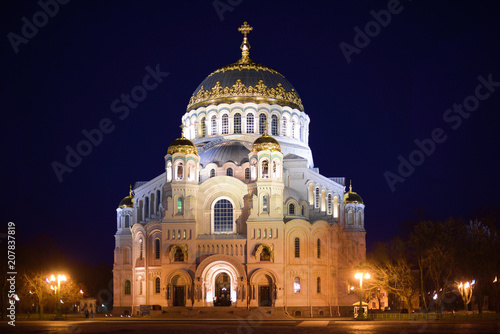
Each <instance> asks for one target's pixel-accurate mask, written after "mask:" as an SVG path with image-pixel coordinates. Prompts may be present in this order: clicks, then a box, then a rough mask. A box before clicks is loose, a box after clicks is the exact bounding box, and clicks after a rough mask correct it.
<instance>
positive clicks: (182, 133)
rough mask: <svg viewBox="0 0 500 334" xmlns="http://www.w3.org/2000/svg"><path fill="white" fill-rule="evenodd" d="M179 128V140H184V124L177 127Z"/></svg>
mask: <svg viewBox="0 0 500 334" xmlns="http://www.w3.org/2000/svg"><path fill="white" fill-rule="evenodd" d="M179 127H180V128H181V138H184V124H181V125H179Z"/></svg>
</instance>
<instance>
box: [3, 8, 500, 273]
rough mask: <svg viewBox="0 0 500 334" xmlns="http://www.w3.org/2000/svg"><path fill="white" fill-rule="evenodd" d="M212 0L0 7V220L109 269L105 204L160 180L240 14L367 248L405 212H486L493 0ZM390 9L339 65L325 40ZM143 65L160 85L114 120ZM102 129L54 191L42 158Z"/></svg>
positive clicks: (230, 54)
mask: <svg viewBox="0 0 500 334" xmlns="http://www.w3.org/2000/svg"><path fill="white" fill-rule="evenodd" d="M43 1H46V0H42V2H43ZM49 2H50V1H49ZM213 3H214V2H213V1H175V2H167V1H140V2H139V1H135V2H131V1H129V2H125V1H99V2H98V1H76V0H74V1H70V2H69V3H67V4H64V5H59V10H58V13H56V14H55V15H53V17H48V19H47V22H43V20H44V16H43V14H37V13H38V12H39V11H41V7H40V5H39V4H37V2H35V1H31V2H28V1H26V2H19V1H12V0H11V1H4V2H2V4H1V5H0V6H1V7H2V8H1V10H0V13H1V14H0V15H1V21H0V25H1V32H2V34H3V36H4V37H3V42H2V53H1V56H2V62H1V64H2V67H3V72H2V76H1V77H0V80H1V87H2V89H1V100H2V115H3V121H2V125H1V127H2V137H3V139H2V143H3V144H2V157H3V159H2V175H3V190H2V213H1V216H2V224H5V225H6V224H7V222H8V221H14V222H15V223H16V224H17V226H18V231H17V232H18V237H19V238H26V239H27V238H30V237H32V236H34V235H37V234H41V233H48V234H51V235H53V237H54V238H55V239H56V240H58V241H60V245H61V246H62V247H63V248H64V249H67V253H68V255H69V256H70V257H73V258H75V259H79V260H80V259H83V260H85V261H87V262H89V263H97V262H101V261H103V262H106V263H109V264H111V263H112V261H113V247H114V237H113V234H114V232H115V229H116V212H115V209H116V206H117V205H118V203H119V202H120V200H121V199H122V198H123V197H124V196H126V195H127V192H128V186H129V184H131V183H134V182H135V181H141V180H144V181H145V180H149V179H152V178H154V177H155V176H157V175H159V174H160V173H162V172H163V170H164V165H163V157H164V155H165V153H166V150H167V148H168V145H169V144H170V142H171V141H173V140H174V139H175V138H177V137H178V136H179V125H180V120H181V117H182V115H183V114H184V112H185V110H186V106H187V104H188V101H189V98H190V96H191V94H192V92H193V91H194V89H195V88H196V87H197V86H198V84H199V83H200V82H201V81H202V80H203V79H204V78H205V77H206V76H207V75H208V74H210V73H211V72H212V71H213V70H215V69H216V68H218V67H220V66H223V65H226V64H229V63H232V62H234V61H236V60H237V59H239V57H240V49H239V46H240V43H241V40H242V36H241V34H240V33H239V32H238V31H237V28H238V27H239V26H240V25H241V24H242V23H243V21H248V23H249V24H250V25H251V26H253V27H254V30H253V31H252V32H251V33H250V35H249V41H250V44H251V46H252V49H251V50H250V56H251V58H252V59H253V60H255V61H256V62H259V63H263V64H265V65H268V66H270V67H273V68H275V69H276V70H278V71H279V72H281V73H282V74H283V75H285V76H286V77H287V79H288V80H289V81H290V82H291V83H292V84H293V85H294V87H295V89H296V90H297V91H298V93H299V94H300V96H301V98H302V101H303V104H304V107H305V111H306V113H307V114H308V115H309V117H310V118H311V124H310V128H309V131H310V146H311V149H312V151H313V156H314V161H315V165H316V167H319V169H320V172H321V173H322V174H323V175H325V176H345V177H346V178H348V179H351V178H352V179H353V186H354V190H355V191H357V192H358V193H359V194H360V195H361V196H362V197H363V199H364V200H365V203H366V207H367V209H366V218H365V219H366V229H367V231H368V234H367V240H368V243H369V245H371V244H373V243H374V241H376V240H385V239H387V238H388V237H390V236H392V235H394V234H396V233H399V226H401V223H402V222H403V221H404V220H406V219H411V218H414V212H415V210H416V209H418V208H425V209H426V210H427V211H428V212H429V215H430V216H432V217H437V218H446V217H448V216H465V217H468V216H469V215H470V214H471V213H473V212H475V211H476V210H478V209H480V208H481V207H488V206H492V205H497V203H498V200H499V196H498V187H499V185H500V184H499V183H500V177H499V175H498V170H499V163H498V161H499V159H498V155H499V153H498V152H499V150H498V148H497V146H498V143H500V131H498V129H497V124H498V123H499V121H500V117H499V112H500V110H499V106H500V87H498V86H499V85H500V83H499V84H497V87H495V84H494V83H493V84H490V87H489V88H490V91H488V90H487V88H480V89H479V94H482V95H481V96H485V95H486V94H487V93H489V96H488V97H484V98H483V100H478V99H477V98H475V97H474V96H475V94H476V87H477V86H478V85H479V84H480V81H479V80H478V77H479V76H482V77H483V78H484V79H485V80H488V76H491V78H490V80H492V81H494V82H500V65H499V62H498V60H499V59H500V47H499V41H498V36H499V33H500V20H498V17H499V14H500V13H499V12H500V10H499V6H498V4H497V2H495V1H482V2H473V1H468V2H462V1H454V2H453V3H449V4H445V3H441V2H440V3H436V2H434V1H409V0H406V1H401V2H400V5H399V6H396V7H391V6H393V5H392V4H393V3H394V2H393V1H342V2H341V1H335V2H333V1H317V2H314V1H309V2H306V1H303V2H297V3H294V2H291V1H250V0H244V1H236V0H233V1H231V2H229V1H227V0H222V1H219V2H218V3H219V4H220V3H226V4H227V3H233V4H235V5H229V6H230V9H231V11H229V10H227V11H225V12H224V13H222V14H221V15H222V20H221V17H220V16H219V15H218V13H217V11H216V9H215V8H214V5H213ZM388 6H389V7H390V9H391V10H393V12H394V13H393V14H391V20H390V22H389V23H388V24H385V25H386V27H381V28H380V30H379V31H375V30H372V31H371V34H372V36H373V37H371V38H370V42H369V44H368V45H366V46H364V47H362V48H361V47H360V48H358V50H357V53H353V54H351V56H350V58H351V59H350V60H351V62H350V63H348V62H347V61H346V57H345V56H344V54H343V52H342V50H341V48H340V47H339V45H340V44H341V43H342V42H345V43H348V44H350V45H353V46H354V45H355V43H354V39H355V35H356V31H355V27H359V29H361V30H362V31H364V30H365V26H366V24H367V23H369V22H370V21H373V20H374V17H373V15H372V14H371V11H375V12H377V13H380V11H381V10H387V8H388ZM51 9H52V10H54V8H53V7H51ZM395 12H397V14H396V13H395ZM34 15H35V18H36V19H37V20H40V21H39V25H40V27H39V28H38V32H37V33H36V35H34V32H33V31H31V33H32V35H34V36H31V37H30V38H26V40H23V43H21V44H19V45H17V48H18V52H17V53H16V52H15V50H14V49H15V48H14V47H13V46H12V43H11V42H10V41H9V36H10V38H11V39H12V38H13V37H12V36H14V35H13V34H17V35H18V36H22V28H23V25H24V24H25V23H24V21H23V20H22V19H23V17H26V18H27V20H28V21H29V22H33V16H34ZM386 19H387V17H386ZM368 26H369V28H370V27H371V28H373V29H376V26H374V25H370V24H368ZM28 30H29V29H28ZM26 32H28V33H29V31H25V33H26ZM9 33H13V34H10V35H9ZM17 41H18V42H19V39H18V40H17ZM358 42H359V41H358ZM365 42H366V41H365ZM157 64H159V66H160V69H161V71H163V72H168V73H169V75H168V77H166V78H164V80H163V82H161V83H160V84H159V85H158V87H157V88H156V89H154V90H151V91H149V92H148V95H147V97H146V98H145V99H144V101H142V102H141V103H139V105H138V106H137V107H136V108H135V109H133V110H132V111H131V113H130V114H129V115H128V117H126V118H125V119H123V120H121V119H120V118H119V117H118V116H120V115H121V114H116V113H113V111H112V110H111V107H110V106H111V103H112V102H113V101H114V100H115V99H117V98H119V97H120V95H121V94H130V92H131V90H132V89H133V88H134V87H135V86H137V85H140V84H142V79H143V78H144V76H145V75H146V74H147V71H146V69H145V68H146V67H147V66H150V67H151V68H155V66H156V65H157ZM492 85H493V86H492ZM492 90H493V91H492ZM471 96H472V97H471ZM464 100H466V101H467V103H469V104H470V105H469V108H470V109H475V110H474V111H472V112H471V113H470V116H468V118H463V117H461V120H462V121H461V124H458V119H457V116H456V115H458V114H456V113H454V114H453V115H454V116H453V117H455V118H451V117H452V114H448V112H447V109H449V108H453V105H454V104H462V103H464ZM475 102H478V105H475ZM446 116H447V117H448V118H447V119H448V121H446V120H444V119H443V117H445V118H446ZM103 119H109V120H110V122H112V126H113V131H112V132H111V133H109V134H105V135H104V137H103V139H102V142H101V143H100V144H99V145H98V146H96V147H93V148H92V153H90V154H89V155H88V156H86V157H83V159H82V161H81V162H80V163H79V164H78V166H76V167H75V168H73V171H72V172H71V173H65V174H64V175H63V181H62V182H59V180H58V178H57V177H56V175H55V173H54V171H53V167H52V164H53V162H54V161H58V162H60V163H65V161H64V160H65V157H66V153H67V152H66V149H65V148H66V147H67V146H70V147H72V148H76V146H77V145H78V143H79V142H80V141H82V140H83V139H85V137H84V135H83V134H82V131H83V130H88V131H90V130H91V129H94V128H96V127H98V125H99V123H100V122H101V121H102V120H103ZM453 127H455V128H456V129H453ZM436 128H440V129H442V131H443V136H446V138H447V139H446V141H445V142H444V143H438V144H436V147H435V149H434V152H433V153H432V154H431V155H430V156H428V157H426V158H425V161H424V162H423V163H422V164H421V165H420V166H417V167H416V168H415V170H414V171H413V173H412V174H411V175H410V176H409V177H407V178H405V182H404V183H396V184H395V189H394V191H391V189H390V187H389V185H388V183H387V181H386V178H385V177H384V173H385V172H387V171H389V172H392V173H394V174H397V173H398V171H397V169H398V164H399V161H398V157H399V156H400V155H401V156H402V157H404V158H405V159H408V158H409V156H410V154H412V152H414V151H415V149H416V148H417V146H416V144H415V143H414V141H415V140H416V139H417V140H423V139H426V138H430V137H431V133H432V132H433V131H434V130H435V129H436ZM416 154H418V153H414V154H413V157H416V158H418V156H416Z"/></svg>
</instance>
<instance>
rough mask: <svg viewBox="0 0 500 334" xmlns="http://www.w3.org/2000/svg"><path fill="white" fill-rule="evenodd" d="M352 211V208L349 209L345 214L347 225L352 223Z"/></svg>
mask: <svg viewBox="0 0 500 334" xmlns="http://www.w3.org/2000/svg"><path fill="white" fill-rule="evenodd" d="M353 218H354V217H353V213H352V210H349V213H348V214H347V223H348V224H349V225H352V224H353Z"/></svg>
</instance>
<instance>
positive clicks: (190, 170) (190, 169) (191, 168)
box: [186, 161, 195, 181]
mask: <svg viewBox="0 0 500 334" xmlns="http://www.w3.org/2000/svg"><path fill="white" fill-rule="evenodd" d="M186 166H187V179H188V181H194V179H195V172H194V170H195V167H194V164H193V161H189V162H188V164H187V165H186Z"/></svg>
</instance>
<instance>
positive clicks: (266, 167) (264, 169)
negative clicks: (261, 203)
mask: <svg viewBox="0 0 500 334" xmlns="http://www.w3.org/2000/svg"><path fill="white" fill-rule="evenodd" d="M262 178H263V179H267V178H269V161H267V160H264V161H262Z"/></svg>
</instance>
